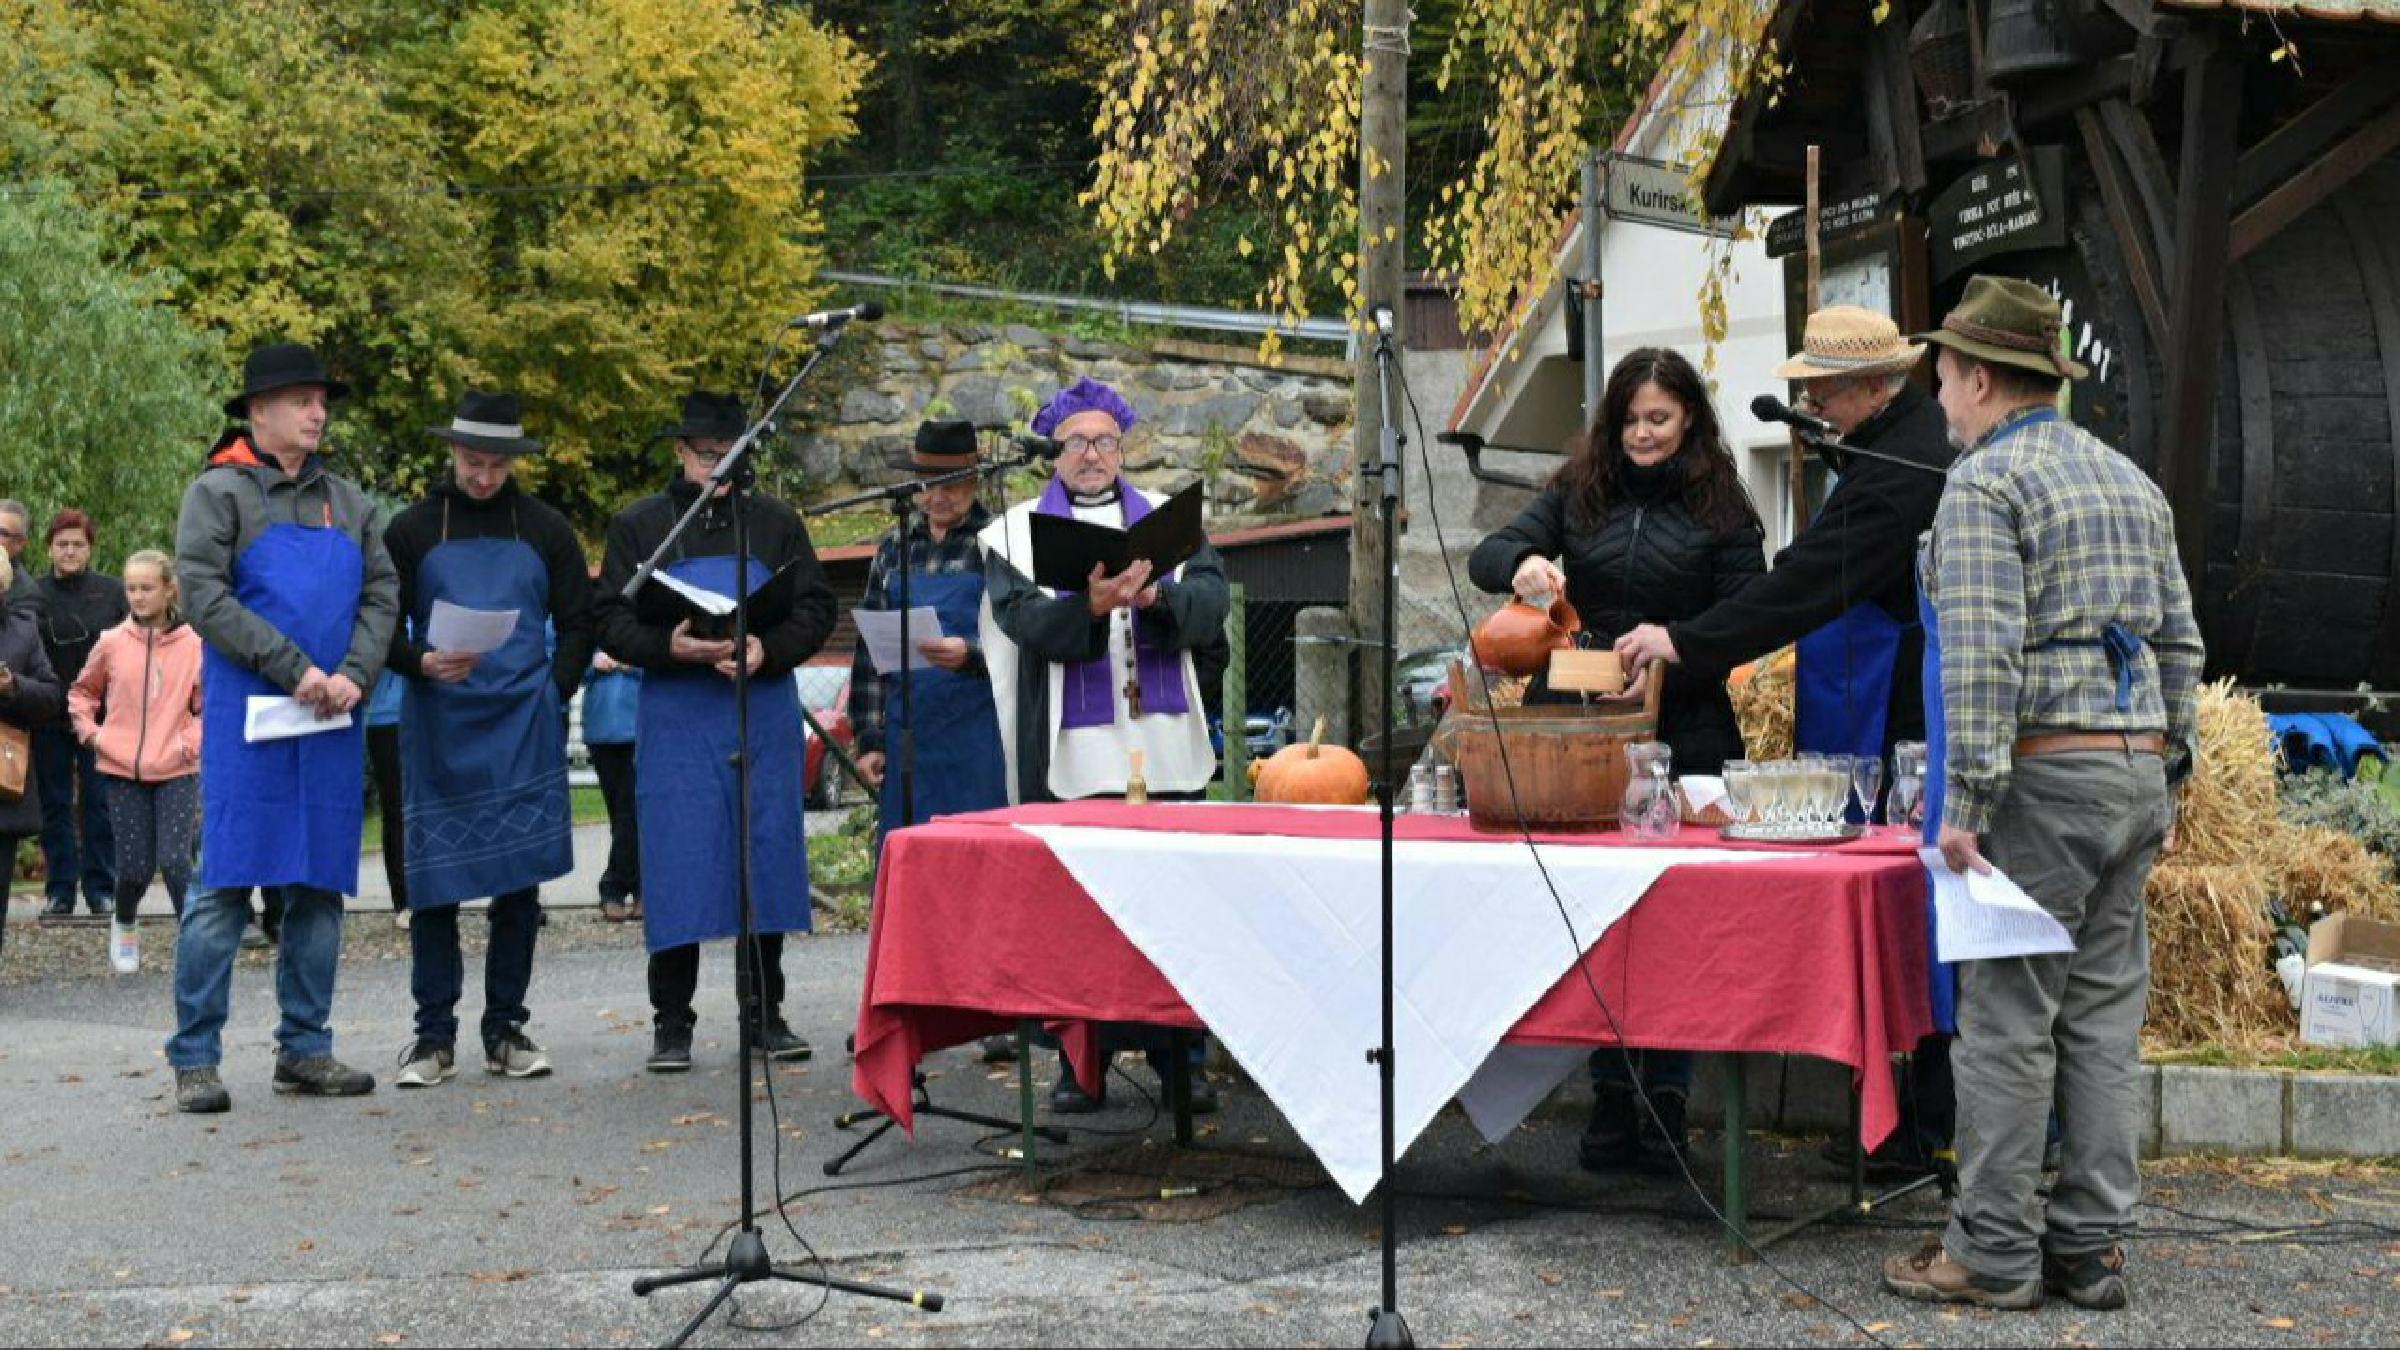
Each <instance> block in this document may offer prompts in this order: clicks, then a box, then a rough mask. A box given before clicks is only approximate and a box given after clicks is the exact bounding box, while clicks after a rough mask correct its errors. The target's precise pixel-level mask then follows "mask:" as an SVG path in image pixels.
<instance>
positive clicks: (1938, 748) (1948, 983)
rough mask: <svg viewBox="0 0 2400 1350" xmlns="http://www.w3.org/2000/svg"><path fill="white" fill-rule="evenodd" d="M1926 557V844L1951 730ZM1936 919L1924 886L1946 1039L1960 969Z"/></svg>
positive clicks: (1932, 832)
mask: <svg viewBox="0 0 2400 1350" xmlns="http://www.w3.org/2000/svg"><path fill="white" fill-rule="evenodd" d="M1923 563H1924V555H1923V554H1922V553H1920V554H1919V564H1918V568H1919V570H1918V576H1917V622H1918V623H1921V624H1923V625H1924V626H1925V676H1924V688H1925V835H1924V842H1925V843H1926V844H1928V845H1930V844H1932V843H1934V842H1935V841H1936V840H1938V839H1940V838H1941V835H1942V798H1943V797H1944V796H1946V795H1948V794H1946V793H1945V792H1944V791H1943V784H1942V778H1943V771H1944V769H1945V767H1946V766H1947V765H1948V764H1949V753H1948V751H1947V749H1946V747H1947V745H1948V743H1949V736H1950V729H1949V727H1947V726H1946V725H1944V724H1943V721H1942V629H1941V625H1940V624H1938V623H1936V622H1934V617H1933V589H1932V587H1931V586H1929V585H1927V584H1926V583H1927V582H1929V581H1930V580H1932V578H1930V577H1927V576H1925V575H1924V573H1923ZM1935 922H1936V920H1935V918H1934V909H1933V887H1932V886H1931V885H1928V886H1926V888H1925V959H1926V960H1928V961H1930V962H1932V963H1933V964H1932V969H1931V970H1930V971H1929V972H1928V974H1927V977H1926V980H1925V989H1926V992H1927V993H1928V994H1929V995H1931V997H1932V1001H1933V1029H1934V1030H1935V1031H1938V1032H1940V1033H1942V1034H1943V1035H1945V1036H1955V1035H1957V1034H1958V968H1957V967H1956V966H1953V965H1950V964H1948V963H1946V962H1944V961H1942V960H1941V959H1940V958H1939V957H1938V956H1936V955H1935V954H1934V953H1935V952H1936V951H1938V950H1939V948H1938V947H1937V946H1936V944H1935V934H1934V927H1935Z"/></svg>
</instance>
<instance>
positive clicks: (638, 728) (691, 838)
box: [633, 557, 810, 952]
mask: <svg viewBox="0 0 2400 1350" xmlns="http://www.w3.org/2000/svg"><path fill="white" fill-rule="evenodd" d="M666 570H667V573H668V574H669V575H670V576H673V577H674V578H675V579H676V580H678V581H684V582H689V583H690V584H692V585H694V586H698V587H700V588H701V589H703V590H710V591H715V592H716V593H717V594H719V595H731V594H733V592H734V581H733V578H734V571H733V559H732V558H730V557H714V558H685V559H681V560H678V561H676V562H674V563H672V564H670V565H669V566H668V567H667V569H666ZM771 575H773V573H772V572H770V571H769V569H768V568H767V567H766V566H765V564H763V563H760V562H758V561H756V560H753V561H752V562H751V564H750V585H751V586H753V587H755V586H758V585H760V584H762V583H764V582H765V581H766V579H767V578H768V577H769V576H771ZM735 733H736V709H735V707H734V702H733V681H731V680H729V679H726V678H725V677H724V676H722V675H719V674H718V673H717V672H716V670H715V668H714V667H710V666H682V667H678V668H676V669H673V670H652V671H648V672H645V673H644V674H643V676H642V699H641V706H640V709H639V710H638V711H637V712H636V714H635V718H634V742H633V766H634V767H633V779H634V789H633V795H634V812H635V818H636V819H637V820H639V821H640V823H641V832H642V902H643V913H644V920H643V936H644V938H645V940H646V941H647V942H648V944H649V947H650V950H651V951H654V952H660V951H666V950H667V949H669V948H672V947H686V946H690V945H691V944H692V943H695V942H708V941H712V940H714V939H718V938H729V937H734V936H736V935H738V934H739V933H740V931H741V909H740V905H741V899H740V895H739V893H738V892H737V891H736V889H735V888H736V886H737V884H738V883H739V879H740V874H739V873H738V872H737V871H736V868H737V867H738V866H739V854H738V852H737V850H738V849H739V848H740V846H741V842H742V832H741V831H740V830H739V829H737V828H736V807H737V803H738V797H737V784H736V783H735V781H734V769H733V763H732V755H733V752H734V748H735V747H734V740H735ZM806 753H807V746H806V743H805V742H804V741H803V740H802V737H801V731H800V694H799V691H798V690H797V689H796V688H794V687H793V684H792V681H791V680H790V679H789V678H788V677H786V678H783V679H772V678H754V679H752V680H751V682H750V754H751V761H750V830H749V840H750V898H751V903H752V904H753V905H754V906H755V911H756V920H757V928H758V931H759V932H761V933H789V932H795V931H796V932H806V931H808V928H809V924H810V915H809V907H808V847H807V840H806V839H805V838H804V831H805V829H806V826H805V823H804V822H803V821H802V819H801V809H802V808H801V791H800V775H801V769H802V763H803V761H804V759H805V757H806Z"/></svg>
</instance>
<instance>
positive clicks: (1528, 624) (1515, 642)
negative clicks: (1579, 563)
mask: <svg viewBox="0 0 2400 1350" xmlns="http://www.w3.org/2000/svg"><path fill="white" fill-rule="evenodd" d="M1582 631H1583V620H1582V619H1581V618H1579V617H1577V616H1576V613H1575V607H1574V606H1573V605H1570V604H1568V603H1567V597H1565V596H1564V595H1561V596H1558V597H1556V598H1554V599H1552V600H1551V602H1550V607H1549V608H1548V609H1537V608H1535V607H1534V606H1532V605H1529V604H1527V603H1525V602H1524V601H1523V600H1514V599H1512V600H1510V601H1509V602H1508V603H1507V604H1505V605H1502V606H1501V607H1500V608H1499V610H1498V611H1497V612H1495V613H1494V614H1493V615H1492V617H1490V618H1488V619H1485V620H1484V621H1483V623H1482V624H1481V625H1480V626H1478V627H1477V628H1476V630H1475V640H1474V648H1475V659H1476V661H1477V662H1479V663H1481V664H1482V665H1483V667H1484V668H1485V669H1487V670H1497V671H1499V672H1501V673H1502V674H1504V675H1517V676H1532V675H1537V674H1540V673H1541V671H1542V670H1543V668H1544V667H1546V666H1547V665H1549V663H1550V653H1552V652H1554V651H1562V650H1565V649H1567V648H1570V647H1573V646H1574V645H1575V635H1576V634H1577V633H1580V632H1582Z"/></svg>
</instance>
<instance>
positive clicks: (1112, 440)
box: [1066, 436, 1125, 455]
mask: <svg viewBox="0 0 2400 1350" xmlns="http://www.w3.org/2000/svg"><path fill="white" fill-rule="evenodd" d="M1124 446H1125V441H1124V439H1123V438H1122V437H1118V436H1069V437H1067V439H1066V447H1067V453H1068V454H1070V455H1087V454H1090V453H1092V452H1094V451H1098V452H1099V453H1101V454H1103V455H1113V454H1115V453H1117V451H1119V450H1121V449H1123V448H1124Z"/></svg>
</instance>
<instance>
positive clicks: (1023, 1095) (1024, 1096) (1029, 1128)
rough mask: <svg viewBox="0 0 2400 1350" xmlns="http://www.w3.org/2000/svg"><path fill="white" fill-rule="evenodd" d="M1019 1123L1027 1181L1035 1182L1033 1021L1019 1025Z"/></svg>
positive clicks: (1028, 1020)
mask: <svg viewBox="0 0 2400 1350" xmlns="http://www.w3.org/2000/svg"><path fill="white" fill-rule="evenodd" d="M1017 1121H1018V1123H1019V1124H1021V1125H1023V1126H1024V1127H1025V1139H1024V1142H1023V1143H1022V1144H1020V1145H1019V1146H1018V1149H1019V1158H1018V1160H1019V1161H1020V1162H1021V1163H1023V1164H1024V1168H1025V1179H1026V1180H1027V1181H1031V1180H1033V1019H1032V1018H1027V1019H1025V1020H1024V1021H1022V1022H1019V1023H1017Z"/></svg>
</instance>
